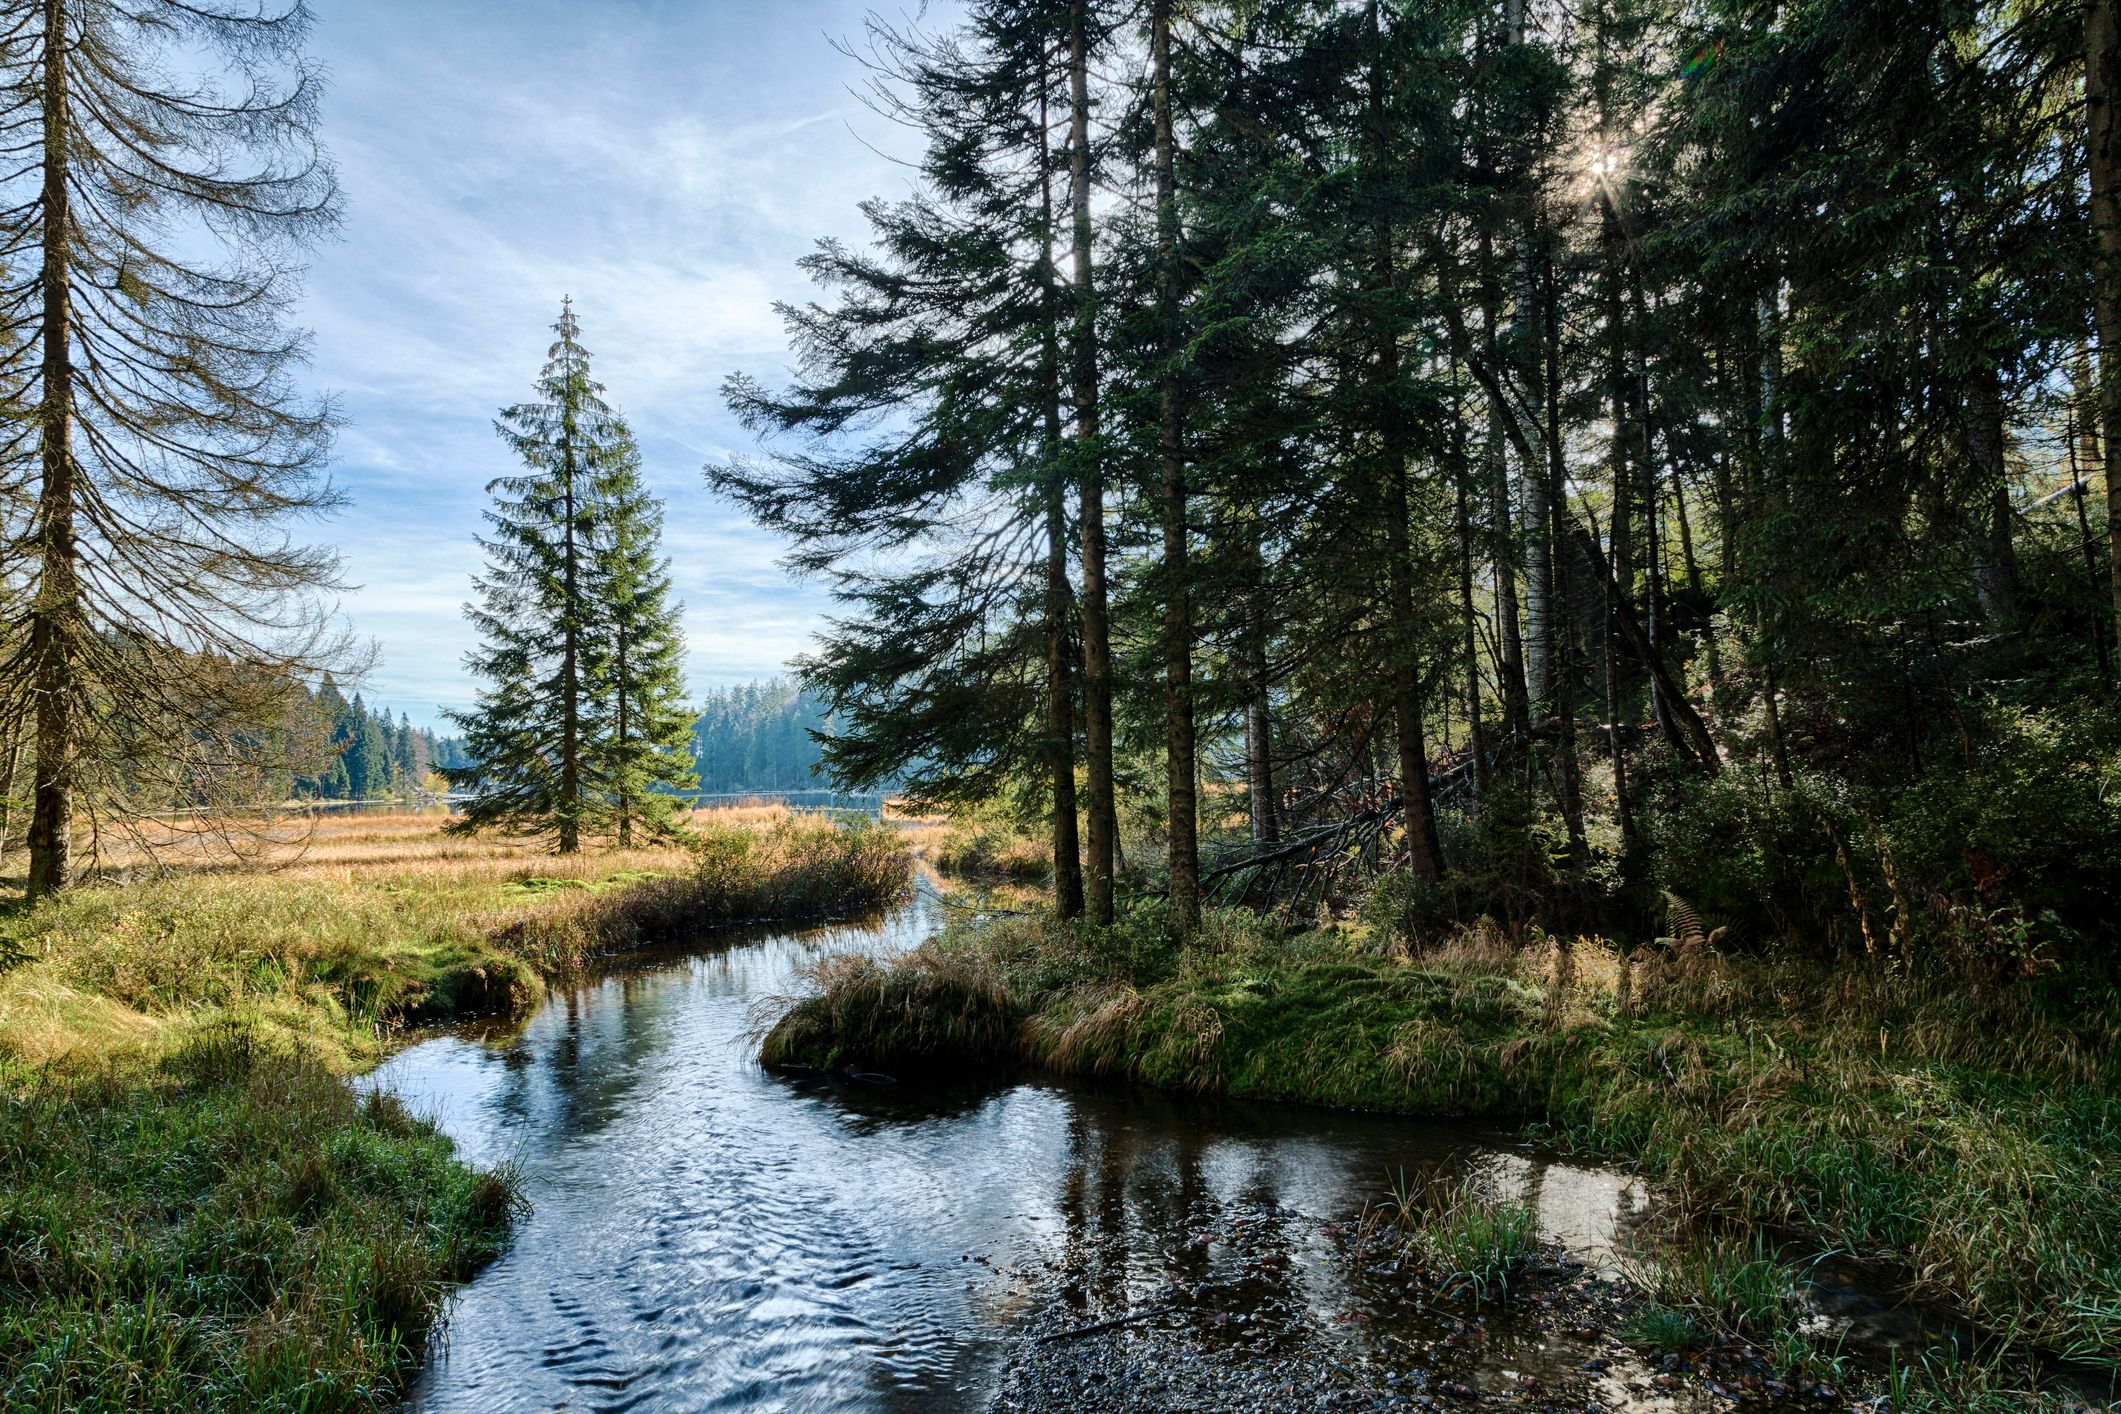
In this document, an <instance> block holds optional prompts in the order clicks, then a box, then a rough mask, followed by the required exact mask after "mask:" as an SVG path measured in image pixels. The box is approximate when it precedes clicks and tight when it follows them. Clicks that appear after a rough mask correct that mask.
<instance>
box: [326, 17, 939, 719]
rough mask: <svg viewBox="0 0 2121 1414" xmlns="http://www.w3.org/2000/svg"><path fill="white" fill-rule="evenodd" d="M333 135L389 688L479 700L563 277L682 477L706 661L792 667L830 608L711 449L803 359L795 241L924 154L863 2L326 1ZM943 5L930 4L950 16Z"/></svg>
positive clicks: (353, 420) (685, 591)
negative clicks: (706, 479) (734, 493)
mask: <svg viewBox="0 0 2121 1414" xmlns="http://www.w3.org/2000/svg"><path fill="white" fill-rule="evenodd" d="M317 8H318V10H319V12H320V16H321V22H320V24H319V26H318V47H319V49H320V51H321V53H322V55H323V57H324V59H325V60H326V62H327V63H328V65H329V66H330V69H331V72H332V78H333V91H332V97H331V101H330V103H329V106H328V108H327V111H326V118H325V121H326V133H327V137H328V139H329V141H330V143H331V146H332V148H333V150H334V152H335V153H336V155H337V157H338V159H339V163H340V168H341V176H342V179H343V181H344V184H345V186H346V190H347V197H348V220H347V224H346V228H345V236H344V239H343V241H341V242H339V243H338V244H335V245H333V246H331V247H329V248H327V249H326V250H325V251H323V252H322V253H321V255H320V257H319V259H318V261H317V263H316V266H315V270H314V273H313V277H312V283H311V289H312V299H311V302H310V306H309V310H308V317H309V320H310V322H311V323H312V324H313V325H314V327H315V328H316V331H317V345H316V347H317V360H316V376H317V379H318V381H319V383H320V384H321V385H322V386H324V387H326V388H329V389H332V390H335V391H336V392H338V393H339V395H340V396H341V399H342V401H343V403H344V406H345V409H346V412H347V414H348V416H349V418H350V423H349V426H348V429H347V431H346V433H345V435H344V437H343V438H342V440H341V443H340V455H341V464H340V467H339V471H338V476H339V479H340V481H341V483H342V485H343V486H344V487H345V488H346V489H347V490H348V491H349V492H350V493H351V495H352V497H353V505H352V507H351V508H350V509H349V511H348V512H347V513H346V515H344V516H343V517H341V518H340V519H339V520H338V521H337V522H335V523H334V524H333V526H332V527H331V530H330V533H331V534H332V536H333V538H335V539H337V540H339V541H340V542H341V543H342V544H343V545H344V546H345V550H346V559H347V570H348V576H349V578H350V579H352V580H354V581H355V582H357V583H358V585H359V586H360V587H359V588H358V589H357V590H356V591H355V592H353V593H352V594H350V595H349V596H348V598H347V601H346V608H347V611H348V612H349V614H350V615H351V616H352V618H353V620H354V623H355V626H356V627H357V628H358V629H359V630H360V631H362V632H363V633H366V634H370V635H373V636H374V637H375V638H376V640H377V641H378V643H379V646H380V647H381V650H382V665H381V667H380V668H379V669H378V671H377V672H376V674H375V675H374V679H373V682H372V684H371V685H370V688H369V695H370V696H371V697H372V698H374V699H375V700H378V701H381V702H385V703H388V704H390V705H391V706H393V707H402V708H404V709H406V710H408V711H409V712H410V713H411V714H412V716H413V717H414V719H415V720H420V721H431V720H433V719H434V718H435V715H436V709H438V708H442V707H456V706H462V705H464V704H465V703H466V702H468V700H469V698H470V693H471V688H472V685H471V683H470V682H469V681H467V680H466V678H465V677H464V674H463V671H462V668H461V660H462V658H463V655H464V653H465V651H466V650H467V649H468V648H470V647H471V635H470V633H469V632H468V630H467V629H466V627H465V625H464V624H463V621H462V619H461V617H460V614H459V608H460V605H461V604H462V603H463V601H464V599H465V598H466V597H467V595H468V594H469V593H470V588H471V576H472V574H473V573H474V572H475V570H476V569H477V567H478V562H479V557H478V552H477V548H476V546H475V544H474V541H473V537H474V536H475V535H476V534H477V533H478V531H479V529H480V512H481V510H482V509H483V507H484V505H485V501H486V498H485V493H484V487H485V484H486V482H487V481H488V480H489V479H490V478H492V477H493V476H496V475H499V474H501V473H503V472H505V471H507V470H508V469H509V468H508V461H507V457H506V454H505V451H504V449H503V448H502V446H501V444H500V443H499V441H498V440H497V439H496V438H495V437H494V435H493V431H492V418H493V414H494V412H495V410H496V409H497V408H499V407H501V406H502V405H504V404H506V403H510V402H514V401H518V400H520V399H521V398H522V397H523V396H524V395H525V394H526V392H527V391H528V388H529V384H530V380H531V379H532V377H533V376H534V375H535V374H536V372H537V370H538V367H539V366H540V364H541V363H542V362H543V358H544V353H545V348H546V345H547V344H548V343H549V341H550V333H549V326H550V324H551V322H552V320H553V318H554V316H555V314H556V313H557V310H558V304H559V299H560V296H561V295H562V294H571V295H573V296H574V299H575V304H576V309H577V311H578V312H579V313H580V315H581V318H582V322H583V330H584V338H585V342H587V343H588V344H589V346H590V348H591V349H592V350H594V351H595V353H596V355H597V370H598V373H599V375H600V377H602V379H603V380H604V382H605V383H606V384H607V385H608V387H609V388H610V391H611V394H612V397H613V399H614V400H615V401H616V402H617V403H618V404H619V405H620V406H621V407H622V408H624V409H625V411H626V412H627V414H628V416H629V418H630V419H631V420H632V422H633V423H634V425H635V428H636V430H637V431H638V432H639V433H640V435H641V439H642V443H643V448H644V453H645V457H646V462H647V473H648V478H649V480H650V482H651V484H652V485H653V486H654V487H655V489H656V490H657V491H658V492H659V493H660V494H662V495H663V496H664V497H666V498H667V500H668V503H669V518H668V535H669V542H670V550H671V554H672V558H673V562H674V570H675V574H676V579H677V583H678V590H679V593H680V594H681V595H682V597H683V598H684V600H685V602H686V605H687V615H686V624H687V629H688V633H689V636H690V643H691V657H690V677H691V679H692V682H693V683H694V685H695V687H704V686H707V685H710V684H716V683H724V682H730V681H737V680H741V679H744V678H749V677H754V676H759V675H762V674H766V673H770V672H774V671H777V670H778V669H779V667H780V665H781V664H783V663H784V662H785V661H786V660H787V659H788V658H790V657H791V656H793V655H794V654H796V653H798V652H801V651H803V649H804V648H805V647H806V646H807V644H808V640H809V637H810V634H811V633H812V632H813V631H814V630H815V628H816V627H817V625H818V623H819V621H820V618H821V616H822V615H823V613H824V612H825V611H826V609H827V607H828V601H827V599H826V597H825V595H824V593H823V591H822V590H821V589H820V588H818V587H817V586H815V585H810V584H798V583H793V582H791V581H790V580H789V579H788V577H787V576H786V575H784V574H783V573H782V572H781V571H780V570H779V568H778V567H777V564H776V561H777V558H778V556H779V553H780V549H781V547H780V546H778V545H776V544H774V543H773V542H772V541H771V540H770V539H769V538H767V537H765V536H764V535H762V534H761V533H760V532H759V531H758V530H757V529H756V528H755V527H754V526H752V525H751V524H750V523H749V522H748V521H746V520H744V519H743V517H742V516H741V514H740V513H738V512H737V511H736V510H734V509H733V508H732V507H730V506H729V505H727V504H726V503H723V502H720V501H718V500H716V499H715V498H714V497H712V496H711V495H710V494H709V493H708V492H707V490H706V489H705V487H704V485H703V483H702V481H701V478H700V475H699V468H700V464H701V462H702V461H704V460H707V459H708V458H709V457H710V456H714V455H721V454H724V449H728V448H739V447H745V446H747V445H748V438H747V436H746V434H745V433H744V432H743V431H742V429H741V428H739V427H737V426H736V425H735V423H734V421H733V420H732V419H731V418H730V417H729V416H728V414H727V413H726V411H725V410H724V409H723V407H722V404H721V400H720V397H719V393H718V389H719V386H720V383H721V380H722V379H723V378H724V377H725V376H727V374H728V373H730V372H731V371H733V370H735V369H738V368H744V369H749V370H752V371H757V372H762V373H766V374H769V375H771V374H773V373H776V372H777V371H778V370H779V369H780V368H781V367H782V365H783V364H784V363H785V361H786V355H785V353H784V352H783V348H782V337H781V329H780V324H779V321H778V320H777V319H776V318H775V317H774V314H773V310H772V304H773V302H774V301H775V300H777V299H801V298H804V297H805V296H806V294H807V289H806V286H805V284H804V282H803V280H802V277H801V274H800V272H799V271H797V270H796V268H795V262H796V261H797V259H799V258H800V257H801V256H802V255H803V254H804V253H806V252H807V251H808V250H809V249H810V248H811V246H812V245H813V244H814V242H815V241H816V240H817V239H819V238H820V237H824V236H839V237H842V238H852V239H858V238H859V237H860V235H861V222H860V217H859V213H858V212H857V210H856V203H857V202H859V201H860V200H861V199H863V198H864V197H867V196H871V195H877V194H895V193H898V192H902V191H903V190H904V189H905V186H906V181H907V178H906V174H905V171H904V169H903V168H900V167H898V166H896V165H894V164H893V163H891V162H890V161H888V160H887V159H885V158H883V157H881V156H879V155H878V154H877V152H876V151H874V150H873V149H875V148H882V149H885V150H887V151H890V150H900V151H902V150H904V148H905V146H906V142H907V139H906V136H905V134H904V133H903V132H902V131H900V130H899V129H896V128H894V127H892V126H891V125H890V124H888V123H885V122H883V121H882V120H880V119H878V118H877V117H875V116H874V115H872V114H870V113H869V112H868V111H867V110H865V109H864V108H863V107H862V106H861V104H860V103H859V102H858V101H857V100H856V99H855V98H854V97H853V96H852V94H850V92H849V88H850V87H851V86H856V85H859V84H860V82H861V81H862V76H863V75H862V70H861V68H860V66H859V65H858V64H857V63H855V62H854V61H853V60H850V59H848V58H846V57H845V56H843V55H842V54H840V53H838V52H837V51H836V50H835V49H834V47H833V45H832V43H831V39H832V38H834V37H844V36H858V35H859V33H860V31H861V26H862V16H863V13H864V10H865V8H866V6H865V5H864V4H862V3H861V2H860V0H776V3H773V4H757V3H751V0H598V3H596V4H594V5H585V4H581V3H579V0H511V3H509V4H507V5H496V4H493V3H491V0H324V3H321V4H319V5H318V7H317ZM936 13H937V12H936V11H935V10H933V9H931V11H930V19H931V20H933V19H934V18H935V15H936Z"/></svg>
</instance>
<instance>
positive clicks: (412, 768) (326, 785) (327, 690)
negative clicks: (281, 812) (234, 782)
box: [291, 678, 466, 800]
mask: <svg viewBox="0 0 2121 1414" xmlns="http://www.w3.org/2000/svg"><path fill="white" fill-rule="evenodd" d="M310 703H311V707H312V709H313V710H314V711H315V713H316V714H317V719H318V720H317V728H318V730H319V732H320V734H321V733H323V732H325V731H326V730H327V729H328V733H329V736H328V745H327V746H326V748H325V749H326V752H327V754H326V755H325V757H324V765H323V767H322V769H321V770H319V771H318V773H317V774H315V775H313V776H296V777H295V778H294V785H293V789H292V791H291V794H292V795H293V796H294V797H295V798H296V799H298V800H394V799H397V798H399V797H401V796H408V795H412V794H415V793H416V792H418V791H420V790H423V789H434V788H439V787H438V783H432V782H430V781H429V780H428V777H429V776H430V775H431V774H432V773H433V772H436V771H440V770H443V769H446V768H448V767H451V766H462V765H464V764H466V758H465V756H464V748H463V745H462V744H461V743H460V742H459V741H458V740H457V739H456V738H455V737H438V736H436V735H435V734H434V733H433V732H431V731H428V730H427V729H426V728H424V727H415V726H413V724H412V722H411V721H410V720H409V719H408V718H407V717H406V716H405V715H404V714H403V713H400V714H399V715H398V718H397V720H396V721H395V722H393V721H392V720H391V714H390V711H389V709H388V708H380V709H374V710H371V709H370V708H369V706H368V705H367V703H365V702H363V701H362V700H361V694H359V693H358V692H357V693H355V694H354V696H353V700H352V701H348V700H347V698H346V695H345V694H344V693H342V692H340V691H339V688H338V685H337V684H336V683H334V682H332V681H331V680H330V679H329V678H327V679H325V681H324V685H323V686H322V687H320V688H318V689H317V691H316V692H314V693H312V694H310ZM327 723H328V728H327Z"/></svg>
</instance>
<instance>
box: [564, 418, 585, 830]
mask: <svg viewBox="0 0 2121 1414" xmlns="http://www.w3.org/2000/svg"><path fill="white" fill-rule="evenodd" d="M569 381H570V387H569V389H568V392H567V397H568V398H569V399H570V401H571V400H572V399H573V398H574V397H575V396H576V394H575V391H574V389H573V387H572V386H571V384H572V381H573V380H572V377H571V376H570V380H569ZM560 428H561V431H560V476H561V483H560V505H561V513H562V514H563V515H564V516H565V517H566V530H565V532H564V537H565V538H563V539H562V540H561V542H560V550H561V556H562V559H561V566H560V583H561V588H560V593H561V600H560V602H561V604H562V605H563V606H564V607H563V608H562V609H561V613H562V615H563V618H562V619H561V625H560V642H561V646H560V808H559V812H558V813H559V834H560V839H559V852H560V853H561V854H574V853H576V852H578V851H579V850H580V849H581V847H582V819H581V801H582V690H581V622H582V614H581V608H582V588H581V576H580V574H579V573H578V568H579V567H578V565H577V563H576V562H577V559H578V554H577V550H578V547H577V544H576V539H575V529H576V527H575V506H574V500H575V492H574V479H575V455H574V435H573V434H574V410H573V408H572V407H571V406H570V407H569V408H568V409H567V410H566V411H565V412H564V413H563V414H562V415H561V423H560Z"/></svg>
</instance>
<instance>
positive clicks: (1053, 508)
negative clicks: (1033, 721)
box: [1038, 69, 1083, 921]
mask: <svg viewBox="0 0 2121 1414" xmlns="http://www.w3.org/2000/svg"><path fill="white" fill-rule="evenodd" d="M1046 93H1047V82H1046V75H1045V73H1044V72H1043V69H1042V71H1041V73H1040V75H1039V88H1038V171H1039V179H1038V187H1039V206H1040V212H1041V215H1042V217H1043V220H1042V221H1041V223H1040V227H1039V230H1040V239H1041V242H1042V244H1041V257H1042V259H1041V265H1040V269H1039V305H1040V321H1041V324H1040V329H1039V358H1040V363H1041V367H1040V374H1041V378H1042V381H1043V382H1044V384H1045V388H1044V392H1045V399H1046V405H1045V408H1044V410H1043V411H1044V414H1045V439H1046V444H1045V452H1046V484H1045V488H1044V490H1045V500H1046V506H1045V511H1046V758H1047V763H1048V771H1049V772H1050V779H1051V786H1052V791H1053V911H1054V913H1055V914H1056V915H1058V916H1059V917H1060V918H1061V919H1062V920H1064V921H1065V920H1067V919H1070V918H1074V917H1076V916H1078V915H1079V914H1081V913H1082V911H1083V859H1082V841H1081V840H1080V838H1079V837H1078V835H1077V832H1076V831H1077V826H1076V803H1075V690H1074V682H1073V674H1072V672H1071V671H1070V669H1069V664H1068V649H1069V642H1068V601H1069V597H1070V596H1069V591H1068V505H1067V490H1066V477H1065V476H1064V475H1063V474H1062V467H1063V460H1062V456H1061V356H1060V291H1059V290H1058V288H1057V287H1056V286H1057V280H1058V267H1057V266H1056V264H1055V262H1054V257H1053V231H1054V210H1053V154H1052V151H1051V148H1050V144H1049V143H1048V140H1047V137H1046V134H1047V132H1048V131H1049V128H1048V123H1047V116H1048V114H1047V102H1046Z"/></svg>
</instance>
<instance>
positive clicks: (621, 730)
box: [612, 628, 634, 849]
mask: <svg viewBox="0 0 2121 1414" xmlns="http://www.w3.org/2000/svg"><path fill="white" fill-rule="evenodd" d="M612 646H613V648H614V649H615V650H616V653H617V656H616V658H615V659H614V661H613V664H612V666H613V667H614V668H615V669H617V672H618V679H617V680H618V691H617V693H616V694H614V699H613V700H614V702H615V705H616V706H617V708H618V711H617V713H616V715H615V717H614V720H613V722H612V727H613V730H614V731H615V732H616V738H615V740H614V742H613V745H614V746H616V747H617V748H618V749H617V752H616V757H615V759H616V760H617V761H618V763H619V776H618V780H617V781H616V782H615V784H616V786H617V790H616V791H614V792H613V793H614V794H615V795H616V796H617V804H618V807H619V846H620V848H622V849H623V848H625V847H626V846H628V845H631V844H632V843H633V785H634V782H633V770H632V763H631V761H630V760H629V759H628V748H627V743H628V741H630V740H631V738H632V724H631V723H630V722H629V721H628V720H627V701H626V699H627V697H628V695H629V694H628V693H627V690H626V688H627V684H628V682H630V681H631V679H629V678H628V677H627V676H626V631H625V630H624V629H623V628H622V629H620V630H619V631H618V633H617V634H616V635H614V640H613V644H612Z"/></svg>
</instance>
